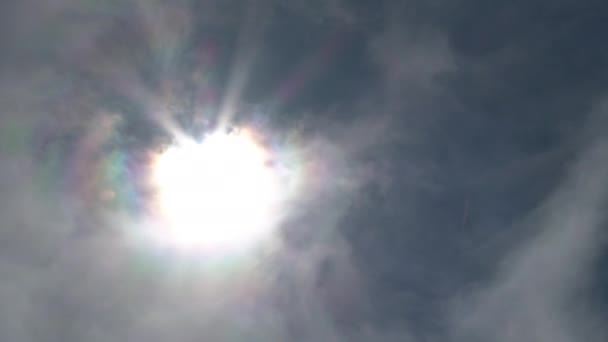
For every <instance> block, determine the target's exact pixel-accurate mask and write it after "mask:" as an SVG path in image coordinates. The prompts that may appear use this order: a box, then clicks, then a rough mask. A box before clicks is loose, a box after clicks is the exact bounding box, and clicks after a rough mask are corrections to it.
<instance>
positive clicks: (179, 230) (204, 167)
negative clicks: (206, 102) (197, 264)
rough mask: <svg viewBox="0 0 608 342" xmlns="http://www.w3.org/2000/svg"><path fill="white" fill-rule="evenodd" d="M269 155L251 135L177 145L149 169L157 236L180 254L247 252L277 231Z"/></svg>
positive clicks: (276, 185)
mask: <svg viewBox="0 0 608 342" xmlns="http://www.w3.org/2000/svg"><path fill="white" fill-rule="evenodd" d="M271 157H272V156H271V155H270V152H269V151H268V150H267V149H266V148H265V147H264V146H263V145H262V144H261V143H259V142H258V141H257V140H256V139H255V137H254V136H253V134H252V133H251V131H249V130H247V129H235V130H232V131H230V132H223V131H216V132H213V133H211V134H209V135H207V136H205V137H204V139H203V140H202V141H201V142H197V141H194V140H189V139H181V140H180V141H179V142H178V143H177V144H174V145H173V146H170V147H169V148H167V149H166V150H165V151H163V152H162V153H160V154H158V156H157V157H156V158H155V160H154V162H153V165H152V181H153V183H154V185H155V187H156V190H157V196H156V198H157V205H158V209H159V212H160V216H161V217H162V219H163V221H164V223H165V225H164V226H165V229H163V230H161V231H160V233H159V234H158V238H160V239H161V240H162V241H164V242H165V243H168V244H171V245H173V246H175V247H178V248H180V249H182V250H193V249H194V250H201V249H202V250H206V251H209V250H213V251H215V250H231V249H234V248H243V247H247V246H250V245H252V244H254V243H256V242H258V241H259V240H260V239H263V238H264V237H266V236H267V235H268V234H269V233H270V232H271V231H272V228H274V226H275V225H276V222H275V220H276V217H277V216H278V211H279V203H280V199H281V195H282V193H281V184H280V179H279V178H280V177H279V175H278V173H277V170H276V169H275V168H274V167H273V165H272V163H271V162H270V161H271Z"/></svg>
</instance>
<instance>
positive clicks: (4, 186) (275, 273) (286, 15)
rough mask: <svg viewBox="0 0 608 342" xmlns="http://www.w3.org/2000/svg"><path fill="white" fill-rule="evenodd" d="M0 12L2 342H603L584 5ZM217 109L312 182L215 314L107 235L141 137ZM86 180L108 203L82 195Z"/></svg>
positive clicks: (598, 112)
mask: <svg viewBox="0 0 608 342" xmlns="http://www.w3.org/2000/svg"><path fill="white" fill-rule="evenodd" d="M2 7H3V9H2V10H1V13H2V14H1V16H2V20H1V22H2V24H1V25H2V29H1V30H0V31H1V32H2V33H1V34H0V44H2V46H3V48H2V49H1V52H0V66H1V67H2V69H1V70H0V103H1V104H2V108H3V110H2V114H0V127H1V130H0V135H2V137H1V138H0V146H1V147H2V148H0V158H1V159H0V194H1V195H0V196H2V197H0V200H1V202H0V204H2V205H0V206H3V207H4V208H3V209H0V340H7V341H109V340H134V341H138V340H143V339H146V340H150V341H157V340H158V341H167V340H174V341H195V340H196V341H199V340H209V341H228V340H230V341H235V340H239V341H240V340H243V341H251V340H258V339H259V340H264V341H288V340H289V341H292V340H298V341H299V340H302V341H307V340H308V341H313V340H314V341H415V342H424V341H431V342H435V341H437V342H439V341H504V342H516V341H517V342H525V341H604V340H605V338H606V337H608V330H607V329H606V328H605V327H604V326H603V325H602V322H603V321H605V318H606V308H607V306H606V305H607V304H606V303H607V302H606V301H607V300H608V296H607V295H606V286H607V285H608V276H607V273H606V265H607V263H608V254H607V253H606V244H605V238H606V236H605V223H604V222H605V215H604V213H603V209H604V208H605V206H606V194H605V189H608V184H607V182H608V159H607V158H608V147H607V146H608V145H606V138H608V136H607V135H606V129H605V127H606V126H605V125H606V104H605V96H606V95H605V92H606V85H607V84H608V45H606V44H605V42H604V41H605V39H604V38H605V34H606V33H608V21H607V20H606V18H607V15H608V4H606V3H605V2H604V1H599V0H598V1H595V0H588V1H568V0H561V1H511V2H504V3H494V2H488V1H416V0H412V1H409V0H408V1H346V0H331V1H320V0H318V1H317V0H315V1H273V0H268V1H255V0H251V1H245V0H243V1H212V0H208V1H176V2H167V1H160V0H159V1H150V2H146V1H139V0H126V1H108V2H104V3H97V2H94V1H82V2H79V1H71V0H59V1H54V2H52V3H44V2H41V1H34V0H27V1H19V2H17V1H14V2H10V1H9V2H6V3H5V4H3V5H2ZM243 75H244V76H243ZM241 76H243V77H241ZM240 81H243V82H240ZM228 105H230V106H232V107H233V108H236V109H235V114H234V118H235V120H237V121H240V122H244V123H247V124H252V125H255V126H256V127H258V128H260V130H263V131H264V132H266V133H267V135H269V139H270V140H273V141H277V142H286V141H290V140H289V137H293V136H297V139H296V141H297V144H299V148H300V149H301V150H303V151H306V153H304V154H303V155H307V156H314V158H315V160H318V161H320V162H319V163H320V164H321V165H323V166H324V167H326V172H325V173H324V174H323V176H319V175H317V176H316V177H319V180H318V181H315V184H316V185H315V187H312V188H311V189H308V190H307V191H308V192H307V193H306V196H302V198H301V199H299V200H298V202H297V203H298V204H297V205H298V207H297V210H293V212H290V213H289V214H288V215H287V216H288V217H287V219H286V220H285V222H284V223H283V224H282V226H281V227H280V231H279V236H280V239H281V241H282V245H283V248H284V250H283V251H282V252H280V253H278V254H277V255H273V256H272V257H268V258H269V260H266V259H264V260H263V261H260V266H256V267H259V268H254V270H253V271H252V270H249V269H247V271H243V270H242V269H239V270H238V271H234V272H235V274H237V275H232V273H230V274H231V275H229V276H225V278H222V279H223V280H222V281H225V282H228V283H230V284H234V283H247V284H250V285H251V287H255V289H256V291H257V292H256V291H253V290H251V291H250V292H246V294H242V293H240V292H239V296H243V297H238V298H239V299H238V300H236V299H234V298H233V297H230V299H226V300H225V301H224V302H222V300H223V299H222V295H221V294H215V295H209V293H210V292H209V293H207V292H205V294H204V295H203V294H201V293H199V291H202V290H200V288H205V289H207V288H208V287H211V286H212V285H207V283H209V282H211V280H208V279H207V278H205V277H206V276H207V275H206V274H205V275H204V276H202V275H201V274H200V272H202V271H200V270H198V271H197V267H198V266H192V265H189V266H183V265H178V262H173V261H167V259H170V257H163V256H161V255H156V254H155V256H153V257H152V256H150V255H147V254H146V253H150V252H141V251H139V250H134V249H133V248H134V247H132V246H130V245H129V243H126V242H125V241H124V237H123V236H122V235H121V234H119V233H118V232H119V231H121V230H122V228H121V227H123V226H125V225H131V226H133V225H135V223H133V222H135V221H137V220H136V219H135V218H133V217H139V216H140V214H141V212H143V211H145V202H146V198H147V197H146V196H148V195H147V194H146V193H145V191H144V190H143V189H142V187H141V184H139V183H138V181H136V179H141V177H143V176H142V173H143V172H144V171H142V170H143V169H144V168H145V167H144V166H142V165H143V162H142V157H141V155H142V153H143V152H142V151H145V150H149V149H157V148H159V146H162V145H163V144H166V143H167V141H168V139H170V134H169V133H168V132H167V130H165V129H164V128H163V126H162V124H160V123H159V122H165V121H163V115H165V116H166V117H168V118H170V120H175V122H176V123H177V124H178V125H181V126H182V128H183V129H184V130H185V131H187V132H190V133H191V134H196V133H197V132H200V131H201V130H204V129H205V127H209V126H210V125H212V124H213V122H214V120H216V119H217V115H218V114H217V113H220V112H221V110H222V108H227V106H228ZM161 108H162V110H161ZM157 112H158V113H157ZM159 113H160V114H159ZM167 113H171V114H167ZM203 121H204V122H203ZM106 122H111V123H110V124H107V125H108V126H107V127H111V129H109V131H108V132H107V134H106V133H103V132H105V131H104V129H103V127H106V126H104V124H105V123H106ZM93 132H102V133H100V134H102V136H103V137H102V138H99V139H102V140H103V143H99V144H100V146H96V145H91V144H92V143H91V139H93V140H94V139H97V138H91V137H92V136H93V137H97V135H95V134H94V133H93ZM104 134H106V135H104ZM91 146H96V147H91ZM311 158H312V157H311ZM106 160H110V162H108V163H110V164H109V165H121V166H120V168H118V167H117V168H118V169H117V170H118V171H113V172H114V173H112V175H114V176H113V177H115V178H112V181H113V182H117V183H118V184H119V185H118V187H119V189H120V190H119V192H120V193H121V194H125V195H124V196H125V198H126V199H125V200H124V202H120V203H118V204H117V203H113V204H111V205H108V204H107V203H101V202H99V201H97V200H94V199H93V197H94V196H93V195H91V194H92V193H94V191H95V190H94V189H95V186H96V185H90V184H89V183H91V182H92V181H90V179H93V178H95V177H97V176H95V175H97V174H98V172H100V171H99V169H98V168H99V167H100V166H99V165H104V164H103V163H104V161H106ZM117 163H120V164H117ZM104 170H105V169H104ZM104 172H105V171H104ZM79 175H80V176H79ZM78 177H82V179H84V180H81V181H77V180H80V179H81V178H78ZM75 179H77V180H75ZM95 179H96V178H95ZM78 182H80V183H78ZM74 183H78V184H77V185H76V184H74ZM81 183H82V184H81ZM91 189H93V190H91ZM91 196H93V197H91ZM125 208H127V210H124V211H122V210H123V209H125ZM125 212H127V213H128V214H125ZM123 214H124V215H127V216H128V217H129V218H126V219H125V218H124V217H123V216H121V215H123ZM138 248H139V247H138ZM155 253H156V252H155ZM106 254H110V255H111V257H108V256H107V255H106ZM142 254H145V255H142ZM152 254H154V253H152ZM106 259H107V260H106ZM248 267H249V266H248ZM184 268H188V270H187V271H184ZM244 268H245V267H244V266H243V269H244ZM199 271H200V272H199ZM197 272H199V273H197ZM205 272H206V271H205ZM239 272H243V273H246V274H245V275H238V274H239ZM203 273H204V272H203ZM252 274H253V275H252ZM176 279H177V280H176ZM260 279H264V281H262V280H260ZM214 284H215V285H214V286H216V285H217V284H216V283H214ZM260 284H263V285H260ZM254 285H255V286H254ZM258 285H259V286H258ZM226 286H227V287H229V288H231V286H234V285H226ZM248 286H249V285H248ZM209 296H210V297H209ZM226 296H228V295H226ZM209 298H214V300H217V302H218V303H219V302H222V303H224V304H208V303H209V301H208V300H209ZM218 298H219V299H218ZM235 298H236V297H235ZM242 298H246V299H242ZM235 301H236V302H238V304H235ZM195 303H196V304H195ZM213 303H215V302H213ZM218 322H219V323H218ZM237 332H238V333H237Z"/></svg>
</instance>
